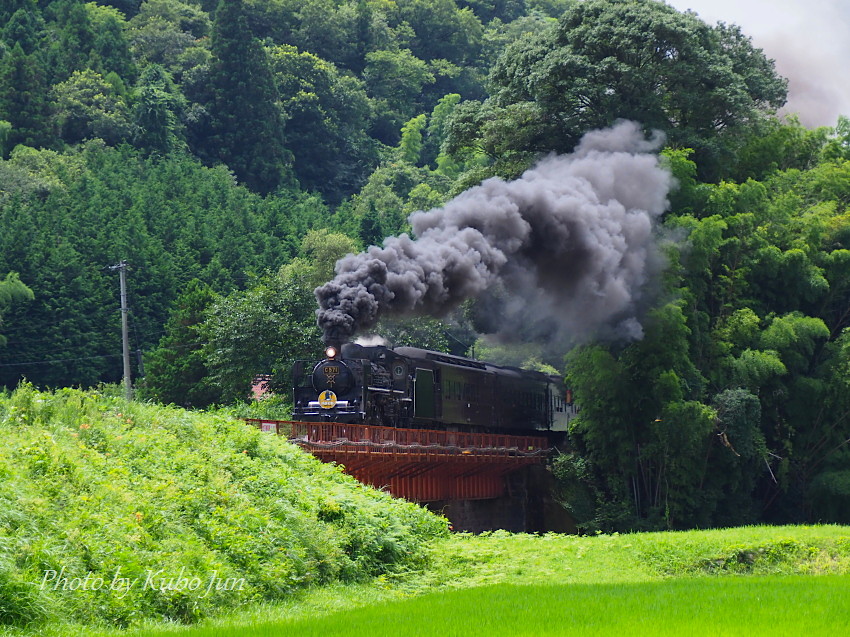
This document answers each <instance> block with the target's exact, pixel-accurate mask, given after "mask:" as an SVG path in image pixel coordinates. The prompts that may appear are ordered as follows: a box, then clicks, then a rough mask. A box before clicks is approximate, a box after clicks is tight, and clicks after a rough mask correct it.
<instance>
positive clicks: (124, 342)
mask: <svg viewBox="0 0 850 637" xmlns="http://www.w3.org/2000/svg"><path fill="white" fill-rule="evenodd" d="M109 269H110V270H118V279H119V281H120V283H121V353H122V355H123V358H124V397H125V398H126V399H127V400H132V399H133V385H132V383H131V381H130V336H129V333H128V329H127V323H128V321H127V313H128V312H129V311H130V308H128V307H127V262H126V261H124V260H122V261H121V262H120V263H118V264H117V265H112V266H109Z"/></svg>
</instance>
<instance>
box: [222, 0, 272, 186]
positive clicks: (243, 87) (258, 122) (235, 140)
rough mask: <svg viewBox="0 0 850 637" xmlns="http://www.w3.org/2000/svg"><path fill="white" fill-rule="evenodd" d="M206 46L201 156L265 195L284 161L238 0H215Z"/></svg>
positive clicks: (263, 61)
mask: <svg viewBox="0 0 850 637" xmlns="http://www.w3.org/2000/svg"><path fill="white" fill-rule="evenodd" d="M211 43H212V44H211V50H212V54H213V59H212V63H211V65H210V77H209V81H210V83H211V85H212V87H213V88H212V96H211V98H212V99H211V101H210V102H209V105H208V109H209V113H210V117H211V124H210V126H211V129H212V135H211V137H210V139H209V140H208V142H207V144H206V152H208V153H209V154H210V155H211V156H212V157H214V158H216V159H219V160H221V161H222V162H224V163H225V164H227V165H228V166H229V167H230V168H231V169H232V170H233V172H234V173H236V176H237V177H238V178H239V179H240V180H242V181H244V182H245V183H246V184H247V185H248V187H249V188H251V189H252V190H255V191H257V192H260V193H262V194H268V193H269V192H271V191H273V190H274V189H275V188H277V187H278V186H279V185H281V183H282V182H283V179H284V168H285V166H286V164H287V163H288V161H289V159H288V154H287V152H286V149H285V147H284V138H283V119H282V117H281V113H280V110H279V107H278V103H277V102H278V92H277V88H276V86H275V83H274V79H273V77H272V73H271V68H270V66H269V61H268V56H267V54H266V52H265V49H263V48H262V46H260V44H259V42H258V41H257V40H256V39H255V38H254V36H253V34H252V33H251V30H250V28H249V27H248V23H247V19H246V17H245V14H244V10H243V8H242V2H241V0H221V3H220V4H219V8H218V10H217V11H216V17H215V21H214V22H213V28H212V39H211Z"/></svg>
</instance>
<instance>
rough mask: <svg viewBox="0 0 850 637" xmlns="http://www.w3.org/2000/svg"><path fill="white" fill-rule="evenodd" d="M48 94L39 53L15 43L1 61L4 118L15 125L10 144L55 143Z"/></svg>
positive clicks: (0, 105)
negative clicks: (38, 57) (36, 53)
mask: <svg viewBox="0 0 850 637" xmlns="http://www.w3.org/2000/svg"><path fill="white" fill-rule="evenodd" d="M47 94H48V92H47V83H46V80H45V77H44V70H43V69H42V67H41V65H40V64H39V62H38V59H37V57H36V55H35V54H33V55H26V54H25V53H24V51H23V49H22V48H21V45H20V44H15V46H14V48H13V49H12V50H11V52H9V53H7V54H6V56H5V57H4V58H3V60H2V62H0V119H3V120H7V121H8V122H9V123H10V124H11V125H12V130H11V131H10V133H9V138H8V140H7V143H6V147H7V148H13V147H14V146H15V145H17V144H26V145H27V146H34V147H38V146H51V145H52V144H53V142H54V141H55V136H54V135H52V134H51V133H52V131H53V126H52V123H51V121H50V111H49V108H50V104H49V102H48V99H47Z"/></svg>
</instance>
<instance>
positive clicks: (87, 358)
mask: <svg viewBox="0 0 850 637" xmlns="http://www.w3.org/2000/svg"><path fill="white" fill-rule="evenodd" d="M121 356H122V355H121V354H100V355H98V356H80V357H79V358H56V359H53V360H48V361H27V362H24V363H0V367H18V366H21V365H55V364H56V363H76V362H79V361H90V360H95V359H98V358H120V357H121Z"/></svg>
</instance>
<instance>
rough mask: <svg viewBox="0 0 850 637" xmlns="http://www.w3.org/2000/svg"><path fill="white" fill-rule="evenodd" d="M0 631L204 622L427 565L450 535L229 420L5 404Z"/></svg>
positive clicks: (43, 402)
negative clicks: (67, 623) (48, 623)
mask: <svg viewBox="0 0 850 637" xmlns="http://www.w3.org/2000/svg"><path fill="white" fill-rule="evenodd" d="M0 446H2V447H3V448H4V450H5V452H4V453H3V454H2V456H0V626H2V625H4V624H5V625H10V624H11V625H26V624H32V623H34V622H39V621H42V620H51V619H57V618H62V619H64V620H71V621H75V622H81V623H92V624H104V625H110V626H116V625H118V626H122V625H131V624H135V623H138V622H140V621H143V620H145V619H148V618H166V619H173V620H176V621H180V622H192V621H195V620H197V619H199V618H201V617H203V616H206V615H209V614H212V613H214V612H216V611H219V610H221V609H224V608H230V609H233V608H236V607H241V606H243V605H246V604H249V603H253V602H257V601H260V600H275V599H282V598H285V597H287V596H288V595H289V594H291V593H292V592H294V591H295V590H297V589H300V588H304V587H307V586H309V585H312V584H316V583H327V582H332V581H354V580H359V579H364V578H368V577H370V576H374V575H378V574H382V573H387V572H391V571H393V570H394V569H397V568H400V567H405V566H410V565H411V564H413V563H418V562H420V561H421V560H423V559H424V552H423V548H422V547H423V546H424V544H425V540H428V539H431V538H434V537H437V536H440V535H442V534H445V533H446V524H445V521H444V520H442V519H441V518H438V517H436V516H434V515H432V514H430V513H428V512H426V511H424V510H422V509H420V508H418V507H416V506H414V505H412V504H409V503H406V502H403V501H399V500H395V499H393V498H392V497H391V496H389V495H388V494H385V493H382V492H378V491H375V490H372V489H369V488H366V487H363V486H362V485H360V484H358V483H356V482H355V481H354V480H353V479H351V478H349V477H348V476H345V475H344V474H343V473H342V472H341V471H340V469H339V468H338V467H335V466H331V465H326V464H322V463H320V462H319V461H317V460H315V459H314V458H312V457H311V456H309V455H308V454H306V453H304V452H302V451H301V450H299V449H298V448H297V447H294V446H293V445H290V444H289V443H287V442H285V441H283V440H280V439H278V438H276V437H274V436H271V435H268V434H262V433H261V432H259V431H257V430H255V429H253V428H252V427H250V426H248V425H245V424H243V423H240V422H238V421H234V420H232V419H230V418H228V417H226V416H224V415H215V414H208V413H198V412H187V411H183V410H180V409H176V408H166V407H159V406H152V405H147V404H143V403H128V402H126V401H124V400H121V399H119V398H117V397H112V396H110V395H108V393H104V392H84V391H79V390H73V389H63V390H59V391H57V392H54V393H45V392H39V391H36V390H34V389H33V388H32V387H31V386H26V385H25V386H22V387H21V388H19V389H18V390H16V391H15V392H13V393H11V394H6V395H0Z"/></svg>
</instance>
